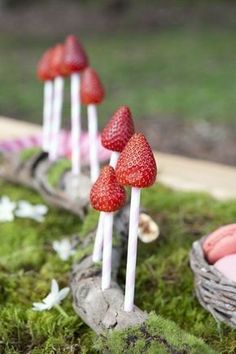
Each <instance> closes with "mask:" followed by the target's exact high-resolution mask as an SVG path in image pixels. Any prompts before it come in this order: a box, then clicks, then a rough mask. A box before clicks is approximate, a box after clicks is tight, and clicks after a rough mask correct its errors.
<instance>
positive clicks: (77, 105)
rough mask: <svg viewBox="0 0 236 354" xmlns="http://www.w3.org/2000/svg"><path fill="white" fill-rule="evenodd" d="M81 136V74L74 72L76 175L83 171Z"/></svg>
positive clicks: (73, 171) (73, 145)
mask: <svg viewBox="0 0 236 354" xmlns="http://www.w3.org/2000/svg"><path fill="white" fill-rule="evenodd" d="M80 136H81V104H80V74H78V73H74V74H72V75H71V163H72V173H73V174H75V175H78V174H80V172H81V161H80V160H81V154H80Z"/></svg>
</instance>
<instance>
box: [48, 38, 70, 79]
mask: <svg viewBox="0 0 236 354" xmlns="http://www.w3.org/2000/svg"><path fill="white" fill-rule="evenodd" d="M66 74H67V72H66V70H65V67H64V45H63V44H57V45H56V46H55V47H54V48H53V52H52V57H51V75H52V77H53V78H55V77H56V76H65V75H66Z"/></svg>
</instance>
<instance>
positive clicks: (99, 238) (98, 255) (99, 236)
mask: <svg viewBox="0 0 236 354" xmlns="http://www.w3.org/2000/svg"><path fill="white" fill-rule="evenodd" d="M104 216H105V215H104V212H103V211H101V212H100V215H99V220H98V227H97V232H96V236H95V241H94V248H93V262H95V263H96V262H100V261H101V259H102V244H103V231H104V229H103V225H104Z"/></svg>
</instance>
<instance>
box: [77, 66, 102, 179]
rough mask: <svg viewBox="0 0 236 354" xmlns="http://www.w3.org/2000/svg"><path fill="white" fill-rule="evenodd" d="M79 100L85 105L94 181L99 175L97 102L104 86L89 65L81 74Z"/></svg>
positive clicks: (91, 171)
mask: <svg viewBox="0 0 236 354" xmlns="http://www.w3.org/2000/svg"><path fill="white" fill-rule="evenodd" d="M80 94H81V102H82V103H83V104H85V105H87V114H88V132H89V159H90V177H91V181H92V182H94V181H96V179H97V178H98V175H99V162H98V152H97V107H96V106H97V104H99V103H101V102H102V100H103V98H104V88H103V86H102V83H101V81H100V79H99V76H98V74H97V73H96V71H95V70H94V69H92V68H91V67H87V68H86V69H85V70H84V71H83V73H82V76H81V90H80Z"/></svg>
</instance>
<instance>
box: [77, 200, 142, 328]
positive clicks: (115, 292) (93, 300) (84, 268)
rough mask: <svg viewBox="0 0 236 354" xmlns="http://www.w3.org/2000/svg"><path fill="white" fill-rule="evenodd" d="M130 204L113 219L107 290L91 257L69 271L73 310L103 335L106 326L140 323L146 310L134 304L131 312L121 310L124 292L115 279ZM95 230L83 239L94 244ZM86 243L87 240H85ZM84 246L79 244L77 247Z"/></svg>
mask: <svg viewBox="0 0 236 354" xmlns="http://www.w3.org/2000/svg"><path fill="white" fill-rule="evenodd" d="M128 221H129V206H126V207H125V208H124V209H122V211H121V212H119V213H118V214H116V216H115V218H114V232H115V234H116V237H118V238H119V239H118V240H117V239H116V246H115V247H113V250H112V283H111V287H110V289H107V290H105V291H102V289H101V267H100V266H99V265H98V264H94V263H93V261H92V257H91V256H87V257H86V258H84V259H83V260H82V261H81V262H80V263H79V264H76V265H75V266H74V269H73V273H72V281H71V289H72V294H73V299H74V309H75V311H76V313H77V314H78V315H79V316H80V317H81V318H82V319H83V320H84V322H85V323H87V325H88V326H90V327H91V328H92V329H93V330H94V331H95V332H96V333H98V334H104V333H105V332H107V330H109V329H116V330H118V329H124V328H127V327H131V326H135V325H138V324H141V323H143V322H144V321H145V320H146V319H147V316H148V315H147V313H146V312H143V311H142V310H140V309H139V308H138V307H136V306H134V310H133V311H132V312H125V311H124V310H123V304H124V294H123V291H122V290H121V288H120V286H119V285H118V283H117V281H116V277H117V272H118V269H119V265H120V260H121V256H122V253H123V252H122V251H123V250H124V249H125V243H126V241H127V231H128ZM94 237H95V232H93V233H91V234H89V235H88V236H87V238H86V239H85V240H86V241H87V239H88V240H90V242H92V243H93V241H94ZM87 243H88V241H87ZM81 247H83V245H80V248H81Z"/></svg>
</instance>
